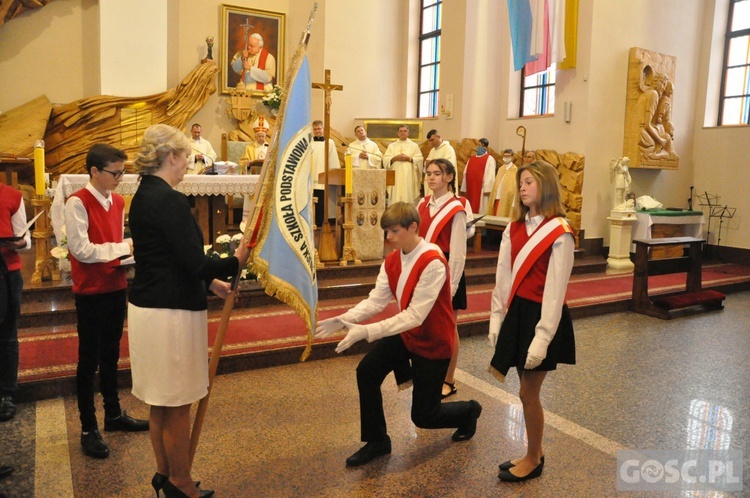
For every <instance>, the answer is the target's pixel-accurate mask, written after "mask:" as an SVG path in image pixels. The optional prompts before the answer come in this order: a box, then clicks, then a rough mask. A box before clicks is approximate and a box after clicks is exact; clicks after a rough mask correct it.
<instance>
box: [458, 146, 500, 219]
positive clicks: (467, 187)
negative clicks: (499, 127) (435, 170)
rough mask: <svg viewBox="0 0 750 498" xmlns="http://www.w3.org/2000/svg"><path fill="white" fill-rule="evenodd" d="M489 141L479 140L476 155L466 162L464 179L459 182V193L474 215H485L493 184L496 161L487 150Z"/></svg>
mask: <svg viewBox="0 0 750 498" xmlns="http://www.w3.org/2000/svg"><path fill="white" fill-rule="evenodd" d="M489 146H490V141H489V140H487V139H486V138H480V139H479V146H478V147H477V154H476V155H475V156H471V157H470V158H469V160H468V161H466V167H465V168H464V177H463V180H462V181H461V192H462V193H463V194H464V195H465V196H466V198H467V199H469V202H470V203H471V210H472V211H473V212H475V213H485V212H486V211H487V204H488V201H489V198H490V193H491V192H492V186H493V185H494V184H495V170H496V169H497V161H495V158H494V157H492V156H491V155H490V153H489V151H488V150H487V147H489Z"/></svg>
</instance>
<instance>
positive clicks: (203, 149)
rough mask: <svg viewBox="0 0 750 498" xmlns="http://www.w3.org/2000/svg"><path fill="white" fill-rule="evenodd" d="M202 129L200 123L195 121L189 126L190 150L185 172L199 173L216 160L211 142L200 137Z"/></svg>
mask: <svg viewBox="0 0 750 498" xmlns="http://www.w3.org/2000/svg"><path fill="white" fill-rule="evenodd" d="M202 132H203V129H202V128H201V125H199V124H198V123H195V124H194V125H193V126H191V127H190V148H191V149H192V152H191V153H190V156H188V167H187V172H188V174H191V175H199V174H201V173H203V171H204V170H205V169H206V168H210V167H211V166H213V165H214V161H216V151H214V148H213V147H212V146H211V142H209V141H208V140H206V139H205V138H203V137H201V133H202Z"/></svg>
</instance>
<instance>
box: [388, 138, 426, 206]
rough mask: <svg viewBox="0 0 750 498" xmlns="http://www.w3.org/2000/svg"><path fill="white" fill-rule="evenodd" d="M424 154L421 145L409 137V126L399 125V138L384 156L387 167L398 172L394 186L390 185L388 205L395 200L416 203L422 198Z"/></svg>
mask: <svg viewBox="0 0 750 498" xmlns="http://www.w3.org/2000/svg"><path fill="white" fill-rule="evenodd" d="M423 163H424V156H423V155H422V151H421V150H419V145H417V144H415V143H414V142H412V141H411V140H410V139H409V127H408V126H406V125H401V126H399V127H398V140H396V141H395V142H393V143H392V144H390V145H389V146H388V148H387V149H386V151H385V156H383V164H384V165H385V168H386V169H392V170H393V171H395V173H396V180H395V183H394V185H393V186H392V187H388V205H389V206H390V205H391V204H393V203H394V202H408V203H411V204H414V203H415V202H417V201H418V200H419V198H420V193H419V184H420V183H421V181H422V164H423Z"/></svg>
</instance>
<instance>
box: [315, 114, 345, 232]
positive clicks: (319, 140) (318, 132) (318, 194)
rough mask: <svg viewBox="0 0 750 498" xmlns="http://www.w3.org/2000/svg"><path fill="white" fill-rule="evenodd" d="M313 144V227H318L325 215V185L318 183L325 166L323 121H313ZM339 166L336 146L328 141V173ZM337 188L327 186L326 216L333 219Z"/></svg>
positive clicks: (331, 141)
mask: <svg viewBox="0 0 750 498" xmlns="http://www.w3.org/2000/svg"><path fill="white" fill-rule="evenodd" d="M312 125H313V142H312V144H311V152H312V162H313V164H312V171H313V196H314V197H315V198H316V199H317V200H318V201H317V203H316V204H315V225H316V226H318V227H320V226H321V225H323V216H324V214H325V207H324V206H323V190H324V189H325V185H323V184H322V183H319V182H318V179H319V178H320V175H321V174H322V173H323V172H324V171H325V164H326V157H325V155H326V150H325V137H324V136H323V121H320V120H316V121H313V124H312ZM340 168H341V164H340V163H339V156H338V155H337V154H336V144H334V143H333V140H332V139H330V138H329V139H328V171H332V170H334V169H340ZM337 190H338V187H337V186H336V185H330V184H329V185H328V195H327V196H326V197H327V199H328V216H329V217H333V218H335V213H336V200H337V197H338V195H337V194H338V192H337Z"/></svg>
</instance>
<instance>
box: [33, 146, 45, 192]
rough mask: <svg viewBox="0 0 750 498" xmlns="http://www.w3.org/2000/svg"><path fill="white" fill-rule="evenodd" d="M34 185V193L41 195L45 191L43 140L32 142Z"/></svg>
mask: <svg viewBox="0 0 750 498" xmlns="http://www.w3.org/2000/svg"><path fill="white" fill-rule="evenodd" d="M34 185H35V186H36V195H37V196H39V197H43V196H44V195H45V193H46V186H45V185H44V140H37V141H36V142H34Z"/></svg>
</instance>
